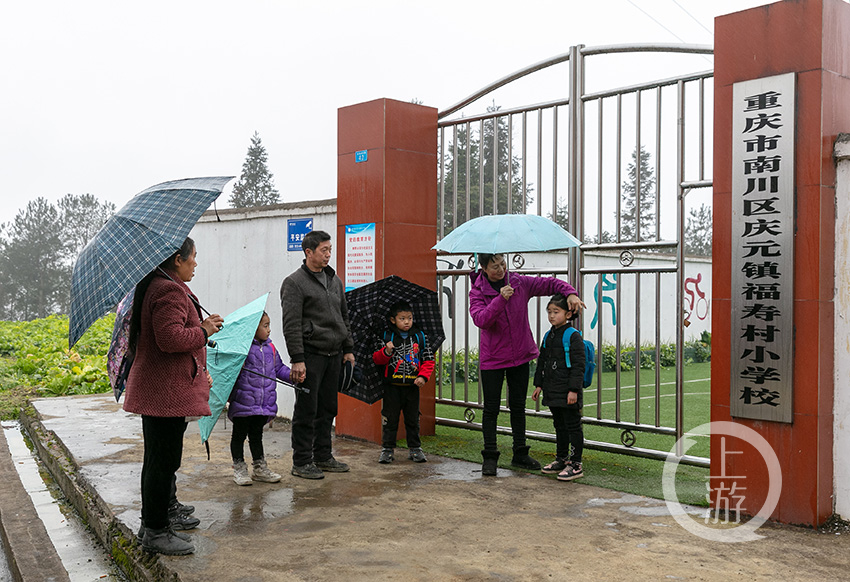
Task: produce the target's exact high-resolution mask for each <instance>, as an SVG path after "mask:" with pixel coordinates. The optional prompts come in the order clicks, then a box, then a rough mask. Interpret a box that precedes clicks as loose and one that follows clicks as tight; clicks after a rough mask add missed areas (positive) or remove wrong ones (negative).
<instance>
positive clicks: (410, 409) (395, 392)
mask: <svg viewBox="0 0 850 582" xmlns="http://www.w3.org/2000/svg"><path fill="white" fill-rule="evenodd" d="M401 413H403V414H404V432H405V436H406V437H407V448H409V449H418V448H419V447H420V446H422V443H421V442H420V441H419V386H416V385H412V384H410V385H405V386H385V387H384V403H383V406H382V408H381V417H382V419H381V420H382V423H383V429H382V434H381V444H382V445H383V446H384V447H385V448H387V449H392V448H395V444H396V443H395V441H396V435H397V434H398V421H399V414H401Z"/></svg>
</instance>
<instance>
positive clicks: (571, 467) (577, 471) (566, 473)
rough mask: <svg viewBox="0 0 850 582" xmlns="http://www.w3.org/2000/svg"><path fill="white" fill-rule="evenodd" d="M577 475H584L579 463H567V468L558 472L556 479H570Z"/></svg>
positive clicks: (576, 477)
mask: <svg viewBox="0 0 850 582" xmlns="http://www.w3.org/2000/svg"><path fill="white" fill-rule="evenodd" d="M579 477H584V470H583V469H582V467H581V463H576V462H571V463H567V468H566V469H564V470H563V471H561V472H560V473H558V481H572V480H573V479H578V478H579Z"/></svg>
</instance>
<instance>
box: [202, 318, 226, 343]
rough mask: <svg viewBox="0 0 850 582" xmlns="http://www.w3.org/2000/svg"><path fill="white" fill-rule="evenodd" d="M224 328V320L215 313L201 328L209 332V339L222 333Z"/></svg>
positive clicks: (203, 322)
mask: <svg viewBox="0 0 850 582" xmlns="http://www.w3.org/2000/svg"><path fill="white" fill-rule="evenodd" d="M223 326H224V318H223V317H222V316H220V315H219V314H218V313H213V314H212V315H210V316H209V317H208V318H206V319H205V320H204V321H202V322H201V327H202V328H204V330H205V331H206V332H207V337H209V336H211V335H212V334H214V333H216V332H217V331H220V330H221V328H222V327H223Z"/></svg>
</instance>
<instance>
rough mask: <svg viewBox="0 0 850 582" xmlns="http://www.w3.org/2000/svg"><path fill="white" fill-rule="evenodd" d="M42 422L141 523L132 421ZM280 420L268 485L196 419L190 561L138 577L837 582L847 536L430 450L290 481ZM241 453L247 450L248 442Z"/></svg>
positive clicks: (44, 406)
mask: <svg viewBox="0 0 850 582" xmlns="http://www.w3.org/2000/svg"><path fill="white" fill-rule="evenodd" d="M33 405H34V408H35V410H36V411H37V413H38V415H39V416H40V419H41V425H42V426H43V428H44V429H45V431H44V433H43V434H42V437H41V438H42V439H44V440H50V439H51V438H53V437H55V440H56V442H57V443H60V444H61V446H62V447H64V449H65V450H66V451H67V452H68V453H70V455H69V456H70V457H71V458H70V459H69V460H70V464H71V465H72V466H73V467H74V469H73V470H74V471H77V472H78V474H79V475H80V477H81V479H80V480H81V481H82V482H84V483H87V484H88V485H90V486H91V487H92V488H93V490H94V491H96V496H98V497H100V498H101V499H102V501H103V503H104V506H105V507H107V508H108V512H107V513H109V514H110V515H108V516H107V519H111V518H112V517H111V516H113V515H114V518H115V519H116V520H117V521H118V522H120V524H121V527H120V528H119V529H122V530H124V529H126V530H129V531H131V532H135V531H136V529H137V528H138V525H139V521H138V519H139V509H140V498H139V473H140V469H141V459H142V439H141V420H140V419H139V417H137V416H133V415H129V414H126V413H125V412H123V411H122V410H121V409H120V407H119V405H117V404H116V403H115V402H114V399H113V398H112V397H111V396H110V395H97V396H87V397H69V398H51V399H44V400H38V401H35V402H34V403H33ZM289 436H290V435H289V431H288V428H287V427H286V426H285V425H280V426H278V427H275V428H272V429H270V430H267V431H266V432H265V435H264V444H265V449H266V457H267V459H268V461H269V465H270V467H271V468H272V469H273V470H275V471H277V472H279V473H281V474H283V475H284V477H283V480H282V481H281V482H280V483H277V484H265V483H255V484H254V485H253V486H250V487H238V486H236V485H235V484H234V483H233V481H232V480H231V476H232V470H231V468H230V458H229V456H230V455H229V439H230V425H229V424H228V425H227V427H225V426H224V423H223V422H222V421H220V422H219V424H218V425H217V426H216V428H215V430H214V431H213V434H212V436H211V440H210V445H211V451H212V457H211V460H209V461H207V459H206V452H205V450H204V448H203V446H202V445H201V444H200V438H199V437H198V433H197V425H196V424H191V425H190V427H189V429H188V430H187V436H186V440H185V449H184V457H183V467H182V469H181V471H180V473H179V477H178V490H179V493H178V494H179V497H180V499H181V501H183V502H184V503H191V504H193V505H195V506H196V507H197V510H196V512H195V515H196V516H197V517H198V518H199V519H200V520H201V526H200V528H199V529H197V530H195V531H193V532H190V533H192V534H193V535H192V537H193V541H194V543H195V546H196V553H195V554H194V555H193V556H190V557H160V558H156V559H150V558H149V557H144V556H145V555H142V553H141V552H137V553H136V554H133V553H132V552H130V553H129V554H128V556H129V559H131V560H134V561H136V563H137V566H140V567H143V568H147V569H149V570H150V571H152V572H154V573H153V574H151V577H150V578H149V579H156V578H157V577H165V576H167V575H174V576H176V578H177V579H179V580H181V581H184V582H189V581H198V582H201V581H204V582H205V581H208V580H234V581H236V580H239V581H246V582H247V581H252V582H253V581H263V580H349V581H352V580H405V581H409V580H464V581H468V580H482V581H483V580H540V579H547V580H612V581H613V580H727V579H729V578H733V579H739V580H743V579H746V580H747V581H748V582H749V581H752V580H811V579H812V578H816V579H820V580H824V581H828V580H846V579H847V578H848V572H850V570H848V568H850V539H847V538H848V536H838V535H827V534H821V533H817V532H814V531H811V530H807V529H802V528H793V527H785V526H777V525H769V526H766V527H763V528H762V529H760V530H759V533H762V534H763V535H764V536H765V538H764V539H762V540H758V541H755V542H748V543H740V544H723V543H718V542H710V541H706V540H703V539H701V538H699V537H696V536H694V535H692V534H690V533H688V532H686V531H685V530H684V529H682V527H681V526H679V525H678V524H677V523H676V521H675V520H674V519H673V518H672V517H671V516H670V515H669V514H668V512H667V509H666V505H665V504H664V502H663V501H658V500H653V499H648V498H644V497H639V496H634V495H624V494H621V493H618V492H615V491H610V490H605V489H599V488H596V487H591V486H586V485H583V484H581V483H580V482H576V483H561V482H558V481H555V480H554V479H551V478H548V477H543V476H540V475H531V474H525V473H514V472H511V471H506V470H503V469H499V477H497V478H482V476H481V472H480V465H477V464H473V463H467V462H464V461H456V460H451V459H445V458H439V457H431V458H430V459H429V462H428V463H424V464H414V463H412V462H410V461H408V460H407V459H406V455H401V454H399V455H397V461H396V462H395V463H394V464H392V465H379V464H378V463H377V462H376V460H377V455H378V452H379V447H378V446H377V445H374V444H369V443H362V442H356V441H350V440H346V439H337V440H336V442H335V445H334V446H335V455H336V456H337V457H338V458H340V459H341V460H344V461H346V462H348V463H350V464H351V467H352V470H351V472H350V473H342V474H327V476H326V478H325V479H323V480H321V481H308V480H304V479H298V478H296V477H292V476H291V475H289V468H290V465H291V452H290V447H289ZM246 453H247V446H246Z"/></svg>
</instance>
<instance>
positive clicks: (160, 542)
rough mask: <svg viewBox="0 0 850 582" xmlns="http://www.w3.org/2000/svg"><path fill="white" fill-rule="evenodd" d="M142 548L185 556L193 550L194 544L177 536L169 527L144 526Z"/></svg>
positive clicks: (170, 554) (159, 552)
mask: <svg viewBox="0 0 850 582" xmlns="http://www.w3.org/2000/svg"><path fill="white" fill-rule="evenodd" d="M142 549H143V550H144V551H146V552H153V553H155V554H165V555H166V556H185V555H187V554H191V553H193V552H194V551H195V546H193V545H192V544H191V543H190V542H187V541H186V540H183V539H181V538H179V537H178V536H177V532H175V531H174V530H172V529H171V528H170V527H166V528H163V529H150V528H147V527H146V528H145V533H144V535H143V536H142Z"/></svg>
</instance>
